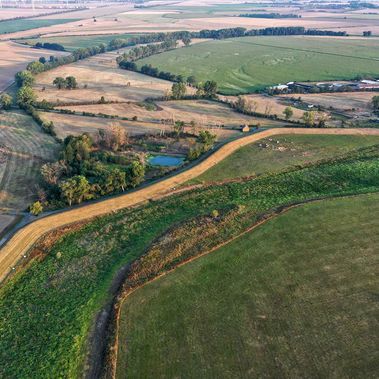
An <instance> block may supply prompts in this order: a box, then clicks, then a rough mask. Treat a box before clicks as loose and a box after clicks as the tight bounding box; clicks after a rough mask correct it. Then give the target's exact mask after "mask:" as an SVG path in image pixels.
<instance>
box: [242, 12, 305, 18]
mask: <svg viewBox="0 0 379 379" xmlns="http://www.w3.org/2000/svg"><path fill="white" fill-rule="evenodd" d="M238 17H247V18H301V15H297V14H294V13H242V14H240V15H239V16H238Z"/></svg>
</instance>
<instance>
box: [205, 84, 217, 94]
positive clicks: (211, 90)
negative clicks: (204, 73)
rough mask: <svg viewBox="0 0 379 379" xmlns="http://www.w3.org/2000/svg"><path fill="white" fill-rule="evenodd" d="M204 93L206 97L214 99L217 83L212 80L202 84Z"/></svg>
mask: <svg viewBox="0 0 379 379" xmlns="http://www.w3.org/2000/svg"><path fill="white" fill-rule="evenodd" d="M204 93H205V96H206V97H210V98H213V97H216V94H217V83H216V82H215V81H214V80H208V81H206V82H205V83H204Z"/></svg>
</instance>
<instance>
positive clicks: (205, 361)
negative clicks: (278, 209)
mask: <svg viewBox="0 0 379 379" xmlns="http://www.w3.org/2000/svg"><path fill="white" fill-rule="evenodd" d="M378 214H379V195H378V194H372V195H361V196H357V197H354V198H344V199H332V200H325V201H321V202H317V203H313V204H307V205H304V206H301V207H299V208H295V209H292V210H290V211H288V213H286V214H282V215H280V216H278V217H276V218H275V219H272V220H270V221H268V222H267V223H266V224H264V225H261V226H260V227H258V228H257V229H255V230H254V231H252V232H249V233H248V234H245V235H243V236H242V237H240V238H238V239H236V240H234V241H233V242H231V243H229V244H227V245H225V246H223V247H222V248H220V249H218V250H217V251H215V252H213V253H212V254H210V255H207V256H205V257H202V258H200V259H198V260H196V261H194V262H191V263H189V264H187V265H185V266H182V267H180V268H177V269H176V270H175V271H174V272H172V273H170V274H169V275H167V276H165V277H162V278H160V279H158V280H156V281H154V282H152V283H150V284H148V285H146V286H144V287H143V288H141V289H138V290H137V291H135V292H134V293H132V294H131V295H130V296H129V297H128V298H127V299H126V301H125V302H124V304H123V306H122V312H121V320H120V333H119V344H120V348H119V356H118V357H119V360H118V371H117V378H125V377H130V378H145V377H152V376H154V377H170V378H173V377H179V376H180V377H191V378H194V377H198V378H199V377H201V378H215V377H217V378H248V377H249V378H251V377H315V378H316V377H324V378H325V377H340V378H342V377H354V378H370V377H374V376H375V373H376V369H375V368H376V363H375V362H376V359H375V353H374V352H375V350H376V346H377V338H376V337H375V335H376V326H377V320H376V317H375V315H376V314H377V312H378V305H377V302H376V301H375V298H374V296H375V295H374V293H375V292H376V288H377V285H378V281H377V279H376V277H377V275H376V274H377V271H376V265H375V262H376V258H377V251H378V249H379V235H378V233H377V231H378V229H379V218H378V217H375V216H374V215H378Z"/></svg>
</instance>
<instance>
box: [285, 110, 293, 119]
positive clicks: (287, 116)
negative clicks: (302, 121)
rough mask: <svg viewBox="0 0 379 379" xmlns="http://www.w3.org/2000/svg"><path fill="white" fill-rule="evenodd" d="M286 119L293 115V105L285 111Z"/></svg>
mask: <svg viewBox="0 0 379 379" xmlns="http://www.w3.org/2000/svg"><path fill="white" fill-rule="evenodd" d="M283 114H284V117H285V118H286V120H289V119H290V118H291V117H292V116H293V110H292V108H291V107H286V108H285V109H284V111H283Z"/></svg>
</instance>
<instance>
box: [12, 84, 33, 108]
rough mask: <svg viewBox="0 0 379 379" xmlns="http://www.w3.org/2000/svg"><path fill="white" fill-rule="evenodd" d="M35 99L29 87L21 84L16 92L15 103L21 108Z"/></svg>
mask: <svg viewBox="0 0 379 379" xmlns="http://www.w3.org/2000/svg"><path fill="white" fill-rule="evenodd" d="M36 100H37V96H36V95H35V93H34V92H33V90H32V88H31V87H27V86H23V87H21V88H20V89H19V90H18V92H17V104H18V105H19V106H20V107H21V108H25V107H26V106H28V105H32V104H33V103H34V102H35V101H36Z"/></svg>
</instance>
